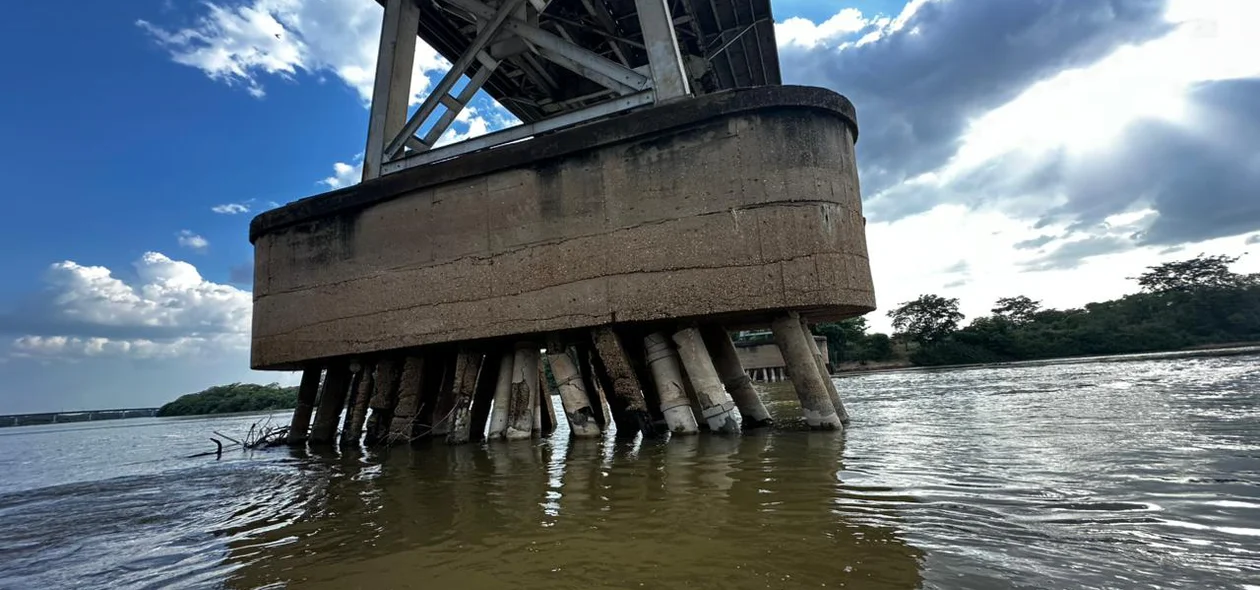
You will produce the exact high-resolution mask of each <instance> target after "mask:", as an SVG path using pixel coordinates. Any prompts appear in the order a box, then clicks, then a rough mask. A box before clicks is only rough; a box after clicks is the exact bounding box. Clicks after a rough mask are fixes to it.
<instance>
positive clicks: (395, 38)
mask: <svg viewBox="0 0 1260 590" xmlns="http://www.w3.org/2000/svg"><path fill="white" fill-rule="evenodd" d="M419 24H420V7H419V6H417V5H416V3H415V2H414V1H413V0H388V1H387V2H385V17H384V20H383V21H382V23H381V41H380V47H379V49H378V50H377V54H376V82H375V84H374V85H373V87H372V108H371V111H370V113H369V115H368V136H367V147H366V148H365V149H364V150H363V180H370V179H372V178H376V177H377V176H380V175H381V163H382V162H384V150H385V142H386V141H388V140H389V138H390V137H393V136H394V135H395V134H396V133H398V131H399V130H400V129H402V127H403V124H404V122H405V121H406V120H407V104H408V102H409V101H410V99H411V67H412V62H413V61H414V60H415V57H416V28H417V27H418V26H419Z"/></svg>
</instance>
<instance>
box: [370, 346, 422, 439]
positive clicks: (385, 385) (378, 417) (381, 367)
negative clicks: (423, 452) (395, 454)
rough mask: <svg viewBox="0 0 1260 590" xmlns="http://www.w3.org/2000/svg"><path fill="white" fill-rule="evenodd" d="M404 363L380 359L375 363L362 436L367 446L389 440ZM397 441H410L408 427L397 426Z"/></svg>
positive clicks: (399, 360)
mask: <svg viewBox="0 0 1260 590" xmlns="http://www.w3.org/2000/svg"><path fill="white" fill-rule="evenodd" d="M404 367H405V362H404V361H402V360H401V359H398V360H395V359H388V358H387V359H382V360H381V361H380V362H378V363H376V376H375V378H374V379H373V383H372V399H371V400H369V401H368V410H369V411H370V414H369V415H368V422H367V426H366V427H365V430H364V434H363V438H364V440H363V442H365V443H367V444H368V445H375V444H376V443H378V442H381V441H385V440H386V439H387V438H391V437H390V434H391V429H392V427H393V426H392V424H393V417H394V406H395V404H397V400H398V386H399V379H400V377H401V373H402V369H403V368H404ZM396 438H397V439H399V440H403V441H406V440H410V439H411V430H410V425H409V423H408V425H407V426H406V427H404V426H403V425H402V424H400V425H399V431H398V435H397V437H396Z"/></svg>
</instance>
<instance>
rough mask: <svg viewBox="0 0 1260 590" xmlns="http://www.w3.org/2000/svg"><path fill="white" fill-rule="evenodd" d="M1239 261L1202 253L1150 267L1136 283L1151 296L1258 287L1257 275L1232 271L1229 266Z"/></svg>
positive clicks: (1228, 257) (1236, 258) (1234, 258)
mask: <svg viewBox="0 0 1260 590" xmlns="http://www.w3.org/2000/svg"><path fill="white" fill-rule="evenodd" d="M1238 258H1239V257H1237V256H1233V257H1231V256H1224V255H1219V256H1204V255H1203V254H1200V255H1198V256H1196V257H1194V258H1191V259H1190V260H1179V261H1175V262H1165V263H1163V264H1159V265H1156V266H1148V267H1146V268H1147V271H1146V272H1144V273H1142V274H1141V275H1140V276H1138V277H1137V282H1138V285H1141V287H1142V290H1143V291H1147V292H1150V293H1169V292H1188V291H1194V290H1198V289H1203V288H1208V289H1233V288H1239V287H1246V286H1248V285H1254V284H1256V282H1257V281H1256V276H1255V275H1240V274H1238V273H1235V272H1233V271H1231V270H1229V265H1231V264H1233V263H1235V262H1237V261H1238ZM1131 278H1132V277H1131Z"/></svg>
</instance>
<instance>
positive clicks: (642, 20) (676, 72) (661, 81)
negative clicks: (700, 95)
mask: <svg viewBox="0 0 1260 590" xmlns="http://www.w3.org/2000/svg"><path fill="white" fill-rule="evenodd" d="M666 2H667V0H635V2H634V5H635V7H636V8H637V9H638V11H639V26H640V28H642V29H643V44H644V45H646V46H647V54H648V63H649V64H651V66H652V87H653V88H654V89H656V100H658V101H665V100H670V99H674V98H679V97H682V96H686V95H688V94H691V85H690V84H689V83H688V80H687V69H686V68H685V67H683V61H682V54H681V53H680V52H679V51H678V36H677V34H675V33H674V19H673V18H672V17H671V16H670V13H669V5H668V4H667V3H666Z"/></svg>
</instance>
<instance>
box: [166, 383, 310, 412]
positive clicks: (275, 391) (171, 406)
mask: <svg viewBox="0 0 1260 590" xmlns="http://www.w3.org/2000/svg"><path fill="white" fill-rule="evenodd" d="M296 407H297V388H296V387H281V386H280V384H278V383H272V384H269V385H257V384H254V383H232V384H230V385H216V386H214V387H211V388H209V389H207V390H205V391H200V392H197V393H190V394H188V395H181V396H180V397H179V398H177V399H176V400H175V401H173V402H170V403H168V404H166V405H164V406H162V407H161V408H159V409H158V411H157V415H158V416H196V415H200V414H229V413H232V412H260V411H264V410H288V409H291V408H296Z"/></svg>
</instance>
